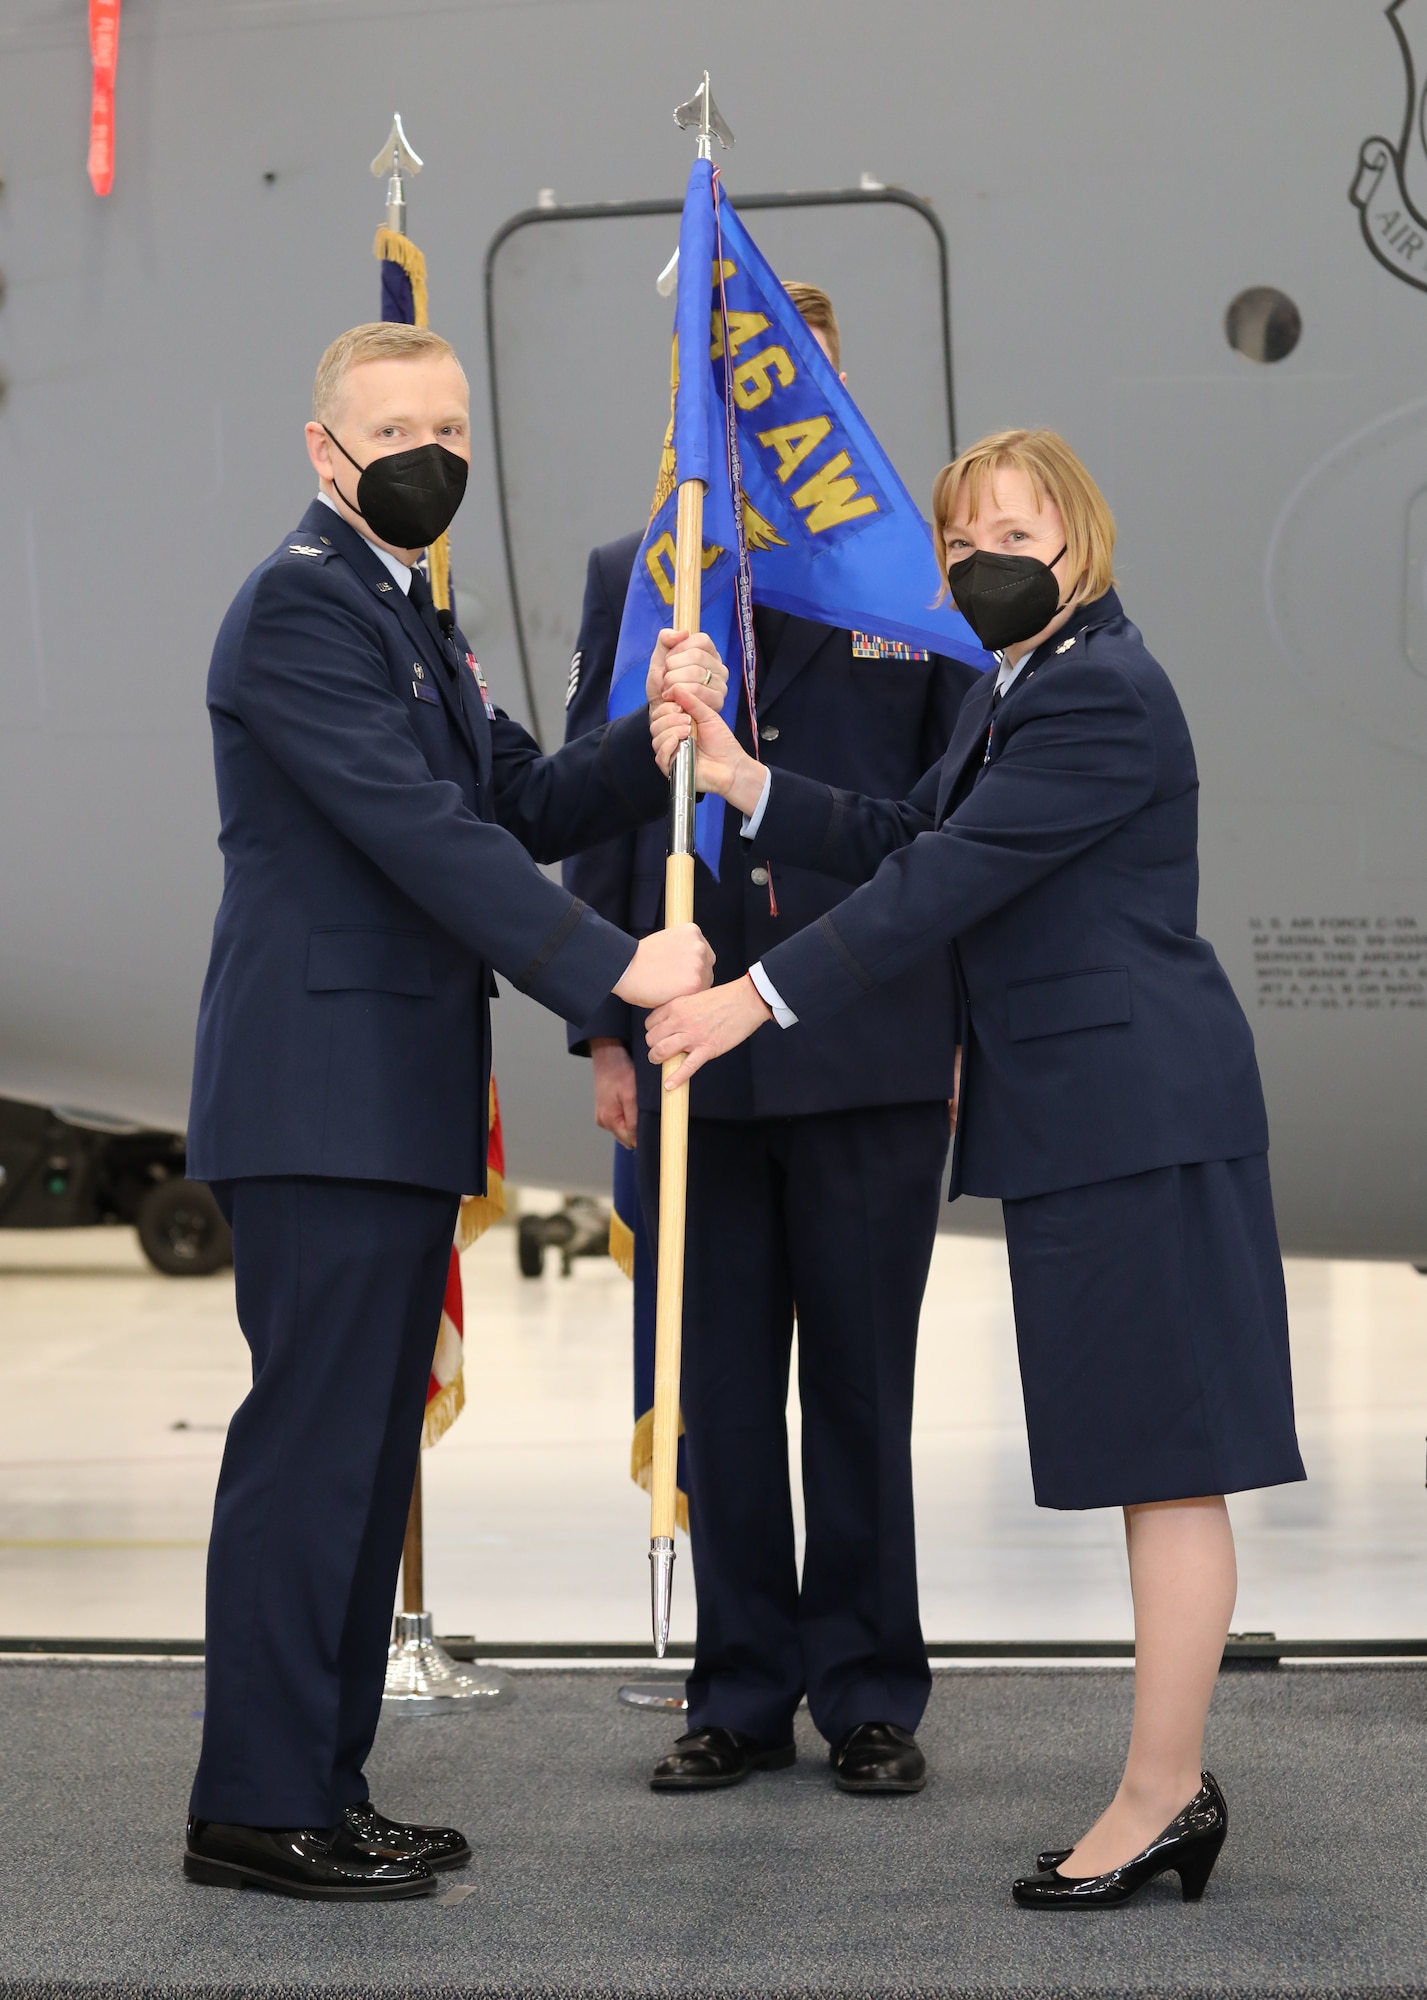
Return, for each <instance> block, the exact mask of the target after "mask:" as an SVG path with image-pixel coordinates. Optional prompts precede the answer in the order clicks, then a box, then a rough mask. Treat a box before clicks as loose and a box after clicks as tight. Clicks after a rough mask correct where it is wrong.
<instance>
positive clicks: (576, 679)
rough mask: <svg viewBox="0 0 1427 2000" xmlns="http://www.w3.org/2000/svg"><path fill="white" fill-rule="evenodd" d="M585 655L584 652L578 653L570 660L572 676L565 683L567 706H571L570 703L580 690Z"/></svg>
mask: <svg viewBox="0 0 1427 2000" xmlns="http://www.w3.org/2000/svg"><path fill="white" fill-rule="evenodd" d="M584 657H585V656H584V654H583V653H576V655H575V657H574V659H573V660H571V662H570V678H569V680H568V681H566V683H565V706H566V708H568V707H569V706H570V703H571V702H572V701H573V700H574V699H575V696H576V695H577V694H578V693H579V691H580V662H581V661H582V660H583V659H584Z"/></svg>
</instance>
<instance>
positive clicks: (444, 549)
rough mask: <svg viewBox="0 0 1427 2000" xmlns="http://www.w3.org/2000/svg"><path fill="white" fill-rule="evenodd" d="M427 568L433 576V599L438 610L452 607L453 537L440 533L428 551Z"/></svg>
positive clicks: (447, 609) (431, 576)
mask: <svg viewBox="0 0 1427 2000" xmlns="http://www.w3.org/2000/svg"><path fill="white" fill-rule="evenodd" d="M426 570H427V574H428V575H429V576H430V578H431V601H432V603H433V604H434V605H435V606H436V609H437V610H438V611H449V610H450V609H451V537H450V535H449V534H446V535H438V536H437V537H436V539H435V541H434V542H433V543H432V544H431V546H430V548H429V549H428V550H427V551H426Z"/></svg>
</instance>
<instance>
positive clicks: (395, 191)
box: [372, 111, 423, 236]
mask: <svg viewBox="0 0 1427 2000" xmlns="http://www.w3.org/2000/svg"><path fill="white" fill-rule="evenodd" d="M422 164H423V163H422V160H421V157H420V155H419V154H417V153H416V152H414V151H413V150H412V147H411V144H410V142H409V141H408V139H407V136H406V133H405V132H404V131H403V130H402V124H401V113H400V112H399V111H398V112H397V113H396V115H395V117H394V118H393V119H392V121H391V131H390V132H389V133H388V134H387V138H386V141H385V143H384V145H383V146H382V149H381V151H380V152H379V153H378V154H377V156H376V158H375V159H374V160H373V161H372V172H373V173H374V174H375V175H376V177H377V179H378V180H380V178H381V176H382V175H383V174H389V175H390V176H391V178H390V179H389V180H388V182H387V184H386V226H387V228H388V229H394V230H395V231H396V232H397V234H398V236H405V234H406V184H405V181H404V180H403V175H405V174H419V173H420V172H421V168H422Z"/></svg>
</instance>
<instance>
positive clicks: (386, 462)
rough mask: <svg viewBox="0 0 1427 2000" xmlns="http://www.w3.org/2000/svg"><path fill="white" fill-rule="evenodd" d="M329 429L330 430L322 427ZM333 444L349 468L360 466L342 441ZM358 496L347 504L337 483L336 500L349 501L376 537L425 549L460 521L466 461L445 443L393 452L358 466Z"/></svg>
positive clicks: (396, 544) (464, 487)
mask: <svg viewBox="0 0 1427 2000" xmlns="http://www.w3.org/2000/svg"><path fill="white" fill-rule="evenodd" d="M322 428H323V430H324V431H327V426H326V424H324V425H323V426H322ZM327 435H328V437H329V438H332V442H333V444H335V445H336V447H337V449H338V451H340V452H341V454H342V456H343V458H345V459H346V460H347V462H348V463H349V464H351V465H357V461H356V459H355V458H353V457H352V454H351V452H349V451H348V449H347V447H346V445H344V444H343V443H342V441H341V439H340V438H335V437H332V433H331V431H327ZM357 470H358V472H359V473H360V474H361V478H360V479H359V480H358V481H357V497H356V499H355V500H347V496H346V494H345V493H344V492H343V491H342V489H341V487H340V486H337V482H336V480H335V479H334V480H333V481H332V484H333V485H334V486H337V496H338V498H339V499H341V500H347V505H348V506H349V507H350V508H351V509H352V511H353V512H354V513H357V514H360V515H361V517H362V519H363V520H364V521H365V522H366V524H367V526H368V527H369V528H370V529H371V531H372V533H373V534H374V535H377V536H379V537H380V538H381V540H382V541H384V542H390V543H391V545H392V547H393V548H398V549H425V548H429V547H430V546H431V544H432V542H434V541H436V540H437V538H438V537H439V536H441V535H444V534H445V532H446V530H447V529H448V528H449V527H450V525H451V523H452V521H454V520H455V518H456V509H457V508H458V507H459V506H460V504H461V502H462V500H463V499H464V498H465V494H466V475H467V473H468V472H469V471H470V467H469V466H468V465H467V463H466V461H465V459H464V458H457V456H456V454H455V452H454V451H447V449H446V447H445V446H444V445H441V444H419V445H416V446H415V447H414V448H413V449H412V450H411V451H394V452H391V453H389V454H388V456H387V457H385V458H374V459H373V460H372V462H371V464H370V465H357Z"/></svg>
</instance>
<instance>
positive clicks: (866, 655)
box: [852, 632, 931, 660]
mask: <svg viewBox="0 0 1427 2000" xmlns="http://www.w3.org/2000/svg"><path fill="white" fill-rule="evenodd" d="M852 657H853V659H854V660H929V659H930V658H931V654H930V653H928V652H927V651H925V650H924V648H922V647H920V646H908V645H907V644H906V643H905V642H904V641H903V640H901V639H882V638H879V637H878V635H877V634H876V633H875V632H854V633H853V635H852Z"/></svg>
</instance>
